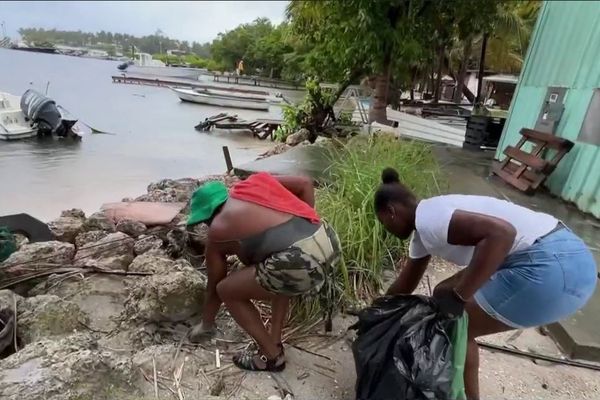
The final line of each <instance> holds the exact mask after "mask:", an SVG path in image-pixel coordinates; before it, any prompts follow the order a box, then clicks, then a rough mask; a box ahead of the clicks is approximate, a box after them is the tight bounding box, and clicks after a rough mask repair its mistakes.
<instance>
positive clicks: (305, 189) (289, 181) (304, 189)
mask: <svg viewBox="0 0 600 400" xmlns="http://www.w3.org/2000/svg"><path fill="white" fill-rule="evenodd" d="M275 179H277V180H278V181H279V183H281V184H282V185H283V186H284V187H285V188H286V189H287V190H289V191H290V192H292V193H294V194H295V195H296V196H297V197H298V198H299V199H300V200H302V201H303V202H305V203H306V204H308V205H309V206H311V207H313V208H314V206H315V187H314V185H313V181H312V179H310V178H307V177H304V176H276V177H275Z"/></svg>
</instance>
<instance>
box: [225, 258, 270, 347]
mask: <svg viewBox="0 0 600 400" xmlns="http://www.w3.org/2000/svg"><path fill="white" fill-rule="evenodd" d="M255 276H256V270H255V268H254V267H246V268H243V269H241V270H239V271H236V272H233V273H231V274H229V276H228V277H227V278H225V279H223V280H222V281H221V282H220V283H219V284H218V285H217V292H218V294H219V297H220V298H221V300H223V302H224V303H225V306H226V307H227V309H228V310H229V313H230V314H231V316H232V317H233V318H234V319H235V321H236V322H237V323H238V324H239V325H240V326H241V327H242V328H243V329H244V330H245V331H246V332H247V333H248V334H249V335H250V336H252V338H254V340H255V341H256V343H257V344H258V347H259V350H260V352H261V353H262V354H264V355H265V356H267V358H269V359H274V358H276V357H277V356H278V355H279V354H280V352H281V350H280V349H279V346H278V345H277V342H276V341H274V340H273V338H272V337H271V335H269V332H267V330H266V329H265V326H264V324H263V322H262V320H261V318H260V314H259V313H258V310H257V309H256V307H254V304H252V302H251V301H250V300H251V299H253V300H272V299H273V297H274V296H273V294H271V293H269V292H267V291H266V290H265V289H263V288H262V287H261V286H260V285H259V284H258V283H257V282H256V279H255Z"/></svg>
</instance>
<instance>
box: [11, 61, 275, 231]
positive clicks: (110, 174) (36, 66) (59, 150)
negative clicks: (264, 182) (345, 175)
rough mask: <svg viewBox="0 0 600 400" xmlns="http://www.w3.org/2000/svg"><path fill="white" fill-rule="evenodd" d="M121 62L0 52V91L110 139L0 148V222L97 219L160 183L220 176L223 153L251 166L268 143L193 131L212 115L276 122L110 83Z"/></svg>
mask: <svg viewBox="0 0 600 400" xmlns="http://www.w3.org/2000/svg"><path fill="white" fill-rule="evenodd" d="M117 65H118V62H113V61H104V60H96V59H88V58H78V57H69V56H62V55H53V54H40V53H29V52H22V51H17V50H5V49H0V91H3V92H9V93H11V94H14V95H18V96H20V95H22V94H23V93H24V92H25V90H27V89H28V88H34V89H36V90H38V91H40V92H42V93H44V92H45V90H46V85H47V83H48V82H49V86H48V96H49V97H51V98H52V99H54V100H55V101H56V103H57V104H59V105H61V106H62V107H64V108H65V109H66V110H68V111H69V112H70V113H71V114H73V115H74V116H75V117H77V118H79V119H81V120H82V121H84V122H85V123H86V124H88V125H91V126H93V127H94V128H96V129H99V130H102V131H105V132H111V133H114V135H105V134H93V135H85V136H84V137H83V140H82V141H81V142H80V143H66V142H63V141H59V140H50V141H48V140H44V141H40V140H37V139H32V140H27V141H20V142H4V141H0V215H5V214H13V213H19V212H26V213H29V214H31V215H32V216H34V217H36V218H39V219H42V220H50V219H53V218H55V217H57V216H58V215H59V214H60V211H61V210H64V209H68V208H73V207H77V208H82V209H83V210H84V211H86V213H90V212H94V211H96V210H98V208H99V207H100V206H101V205H102V203H105V202H111V201H120V200H121V198H123V197H135V196H138V195H140V194H143V193H144V192H145V189H146V186H147V185H148V183H150V182H153V181H157V180H159V179H162V178H181V177H201V176H203V175H206V174H213V173H221V172H223V171H224V170H225V163H224V161H223V155H222V150H221V148H222V146H228V147H229V149H230V152H231V156H232V159H233V162H234V164H241V163H244V162H247V161H250V160H252V159H254V158H255V157H256V156H257V155H258V154H259V153H261V152H263V151H264V150H266V149H267V148H268V147H269V146H270V143H269V142H260V141H258V140H256V139H252V138H251V137H250V135H248V134H239V133H238V134H232V133H210V134H207V133H201V132H197V131H196V130H194V125H196V124H197V123H198V122H199V121H201V120H204V118H206V117H208V116H211V115H215V114H217V113H219V112H229V113H235V114H238V115H239V116H241V117H244V118H276V117H278V116H279V115H280V109H279V108H278V107H271V109H270V110H269V112H268V113H267V112H260V111H248V110H231V109H229V110H228V109H222V108H217V107H211V106H202V105H197V104H189V103H182V102H181V101H180V100H179V99H178V98H177V96H175V94H174V93H172V92H171V91H170V90H169V89H166V88H159V87H150V86H139V85H124V84H115V83H112V79H111V76H112V75H116V74H117V72H118V71H117Z"/></svg>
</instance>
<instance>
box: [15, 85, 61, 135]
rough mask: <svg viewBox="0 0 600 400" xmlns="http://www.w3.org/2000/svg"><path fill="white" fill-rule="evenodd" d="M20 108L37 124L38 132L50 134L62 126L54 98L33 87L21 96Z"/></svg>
mask: <svg viewBox="0 0 600 400" xmlns="http://www.w3.org/2000/svg"><path fill="white" fill-rule="evenodd" d="M21 110H23V114H25V117H26V118H28V119H29V120H31V121H33V122H35V123H36V124H37V125H38V134H40V135H52V134H54V133H56V132H57V130H58V129H59V128H61V127H62V116H61V114H60V112H59V111H58V108H57V107H56V103H55V102H54V100H52V99H50V98H49V97H46V96H44V95H43V94H41V93H39V92H36V91H35V90H33V89H28V90H27V91H26V92H25V93H24V94H23V96H22V97H21Z"/></svg>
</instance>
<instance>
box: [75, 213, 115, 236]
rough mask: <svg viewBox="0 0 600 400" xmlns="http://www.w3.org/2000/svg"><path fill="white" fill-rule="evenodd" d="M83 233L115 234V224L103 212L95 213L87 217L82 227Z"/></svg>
mask: <svg viewBox="0 0 600 400" xmlns="http://www.w3.org/2000/svg"><path fill="white" fill-rule="evenodd" d="M83 230H85V231H106V232H115V231H116V227H115V224H114V223H113V222H112V221H111V220H110V219H109V218H108V217H107V216H106V214H104V213H103V212H97V213H94V214H92V215H90V216H89V218H88V219H87V220H86V221H85V224H84V225H83Z"/></svg>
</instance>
